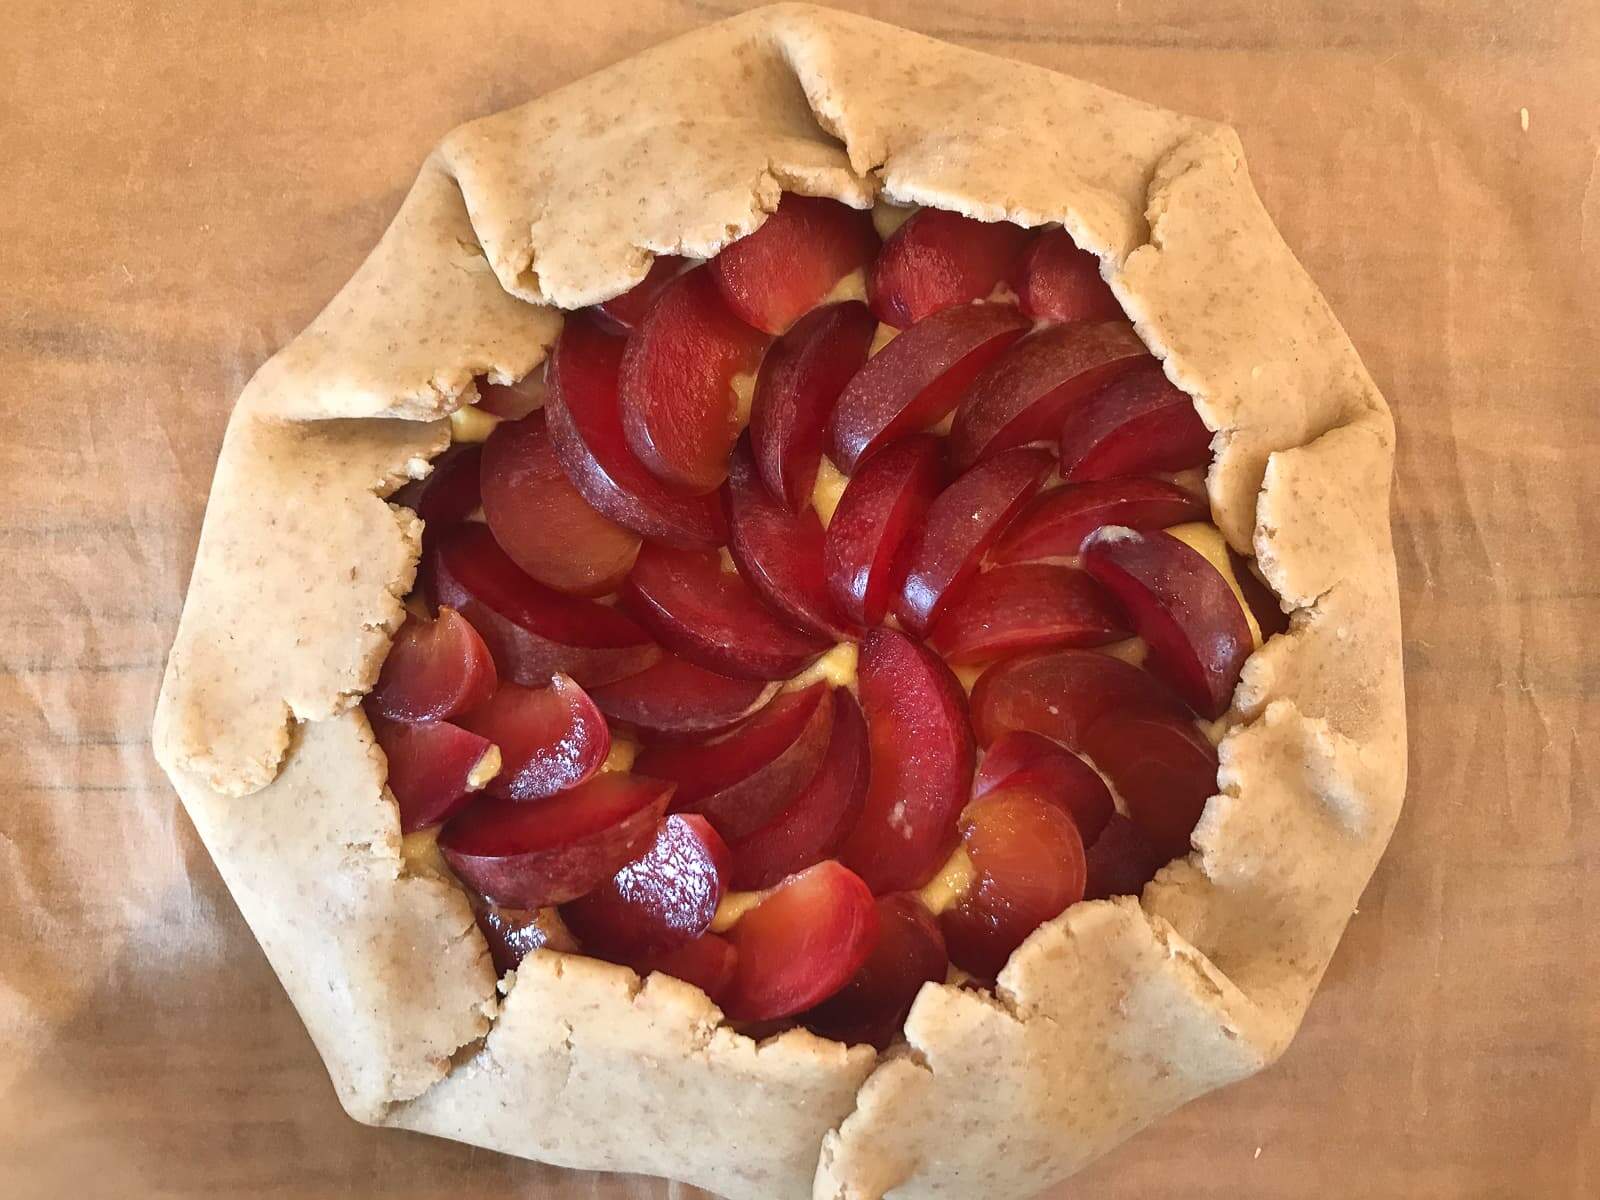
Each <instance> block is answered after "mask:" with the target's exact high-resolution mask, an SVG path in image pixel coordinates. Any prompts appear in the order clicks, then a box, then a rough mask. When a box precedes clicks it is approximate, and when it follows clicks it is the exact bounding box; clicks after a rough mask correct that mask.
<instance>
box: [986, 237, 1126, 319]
mask: <svg viewBox="0 0 1600 1200" xmlns="http://www.w3.org/2000/svg"><path fill="white" fill-rule="evenodd" d="M1011 287H1012V290H1013V291H1015V292H1016V293H1017V303H1018V304H1020V305H1021V306H1022V311H1023V312H1025V313H1027V314H1028V315H1029V316H1030V317H1032V318H1033V319H1034V320H1036V321H1108V320H1111V319H1113V318H1120V317H1121V316H1122V306H1121V305H1120V304H1118V303H1117V298H1116V296H1114V295H1112V292H1111V288H1110V287H1109V286H1108V285H1107V284H1106V281H1105V280H1104V279H1103V278H1101V275H1100V260H1099V259H1098V258H1096V257H1095V256H1094V255H1093V254H1090V253H1089V252H1088V251H1087V250H1080V249H1078V244H1077V243H1076V242H1074V241H1073V240H1072V235H1071V234H1069V233H1068V232H1067V231H1066V230H1065V229H1047V230H1045V231H1044V232H1042V233H1039V234H1036V235H1035V236H1034V238H1033V240H1032V241H1031V242H1029V243H1028V246H1027V248H1026V249H1025V250H1023V252H1022V255H1021V256H1020V257H1019V258H1018V259H1017V263H1016V266H1015V267H1014V268H1013V269H1012V273H1011Z"/></svg>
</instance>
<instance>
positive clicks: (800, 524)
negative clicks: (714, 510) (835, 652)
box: [728, 444, 851, 642]
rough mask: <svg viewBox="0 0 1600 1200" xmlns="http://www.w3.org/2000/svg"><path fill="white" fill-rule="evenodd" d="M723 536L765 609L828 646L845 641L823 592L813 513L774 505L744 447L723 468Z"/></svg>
mask: <svg viewBox="0 0 1600 1200" xmlns="http://www.w3.org/2000/svg"><path fill="white" fill-rule="evenodd" d="M728 535H729V536H728V550H729V552H730V553H731V554H732V556H733V561H734V564H735V565H736V566H737V567H738V568H739V574H740V575H742V576H744V580H745V582H746V583H748V584H749V585H750V587H751V588H752V589H753V590H754V591H755V593H756V595H758V596H760V597H761V599H762V600H764V601H766V603H767V606H768V607H769V608H771V609H772V610H773V611H774V612H777V613H779V614H781V615H782V616H783V617H785V618H787V619H788V620H789V622H790V623H791V624H793V625H795V626H797V627H798V628H800V629H803V630H805V631H806V632H807V633H811V634H815V635H816V636H817V637H821V638H826V639H828V641H830V642H838V641H843V640H844V639H845V638H847V637H849V636H850V633H851V631H850V628H849V625H848V622H847V621H846V620H845V618H844V616H843V615H842V614H841V613H840V612H839V610H838V607H837V606H836V605H835V603H834V600H833V597H832V596H831V595H830V594H829V591H828V583H827V575H826V572H825V571H824V569H823V528H822V521H821V520H820V519H819V518H818V517H817V513H816V510H815V509H813V508H809V507H808V508H803V509H801V510H800V511H799V512H797V513H796V512H790V511H789V510H788V509H787V508H785V507H784V506H783V505H782V504H780V503H779V502H778V501H777V500H775V499H774V498H773V496H772V493H771V492H769V491H768V490H767V487H766V485H765V484H764V483H762V482H761V479H760V477H759V475H758V474H757V473H756V465H755V462H754V460H753V459H752V457H751V455H750V452H749V449H748V447H746V446H744V445H743V444H741V445H740V447H739V448H738V449H737V450H735V451H734V454H733V459H732V461H731V462H730V464H729V467H728Z"/></svg>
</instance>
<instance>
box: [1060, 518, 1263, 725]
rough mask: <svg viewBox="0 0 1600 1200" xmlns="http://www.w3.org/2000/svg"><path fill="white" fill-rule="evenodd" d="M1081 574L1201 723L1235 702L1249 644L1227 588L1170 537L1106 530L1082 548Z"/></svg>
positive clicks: (1247, 630)
mask: <svg viewBox="0 0 1600 1200" xmlns="http://www.w3.org/2000/svg"><path fill="white" fill-rule="evenodd" d="M1083 569H1084V570H1085V571H1087V572H1088V573H1089V574H1090V575H1091V576H1093V577H1094V579H1095V580H1097V581H1098V582H1099V583H1100V584H1101V586H1103V587H1104V588H1105V589H1106V590H1107V591H1108V592H1110V593H1111V595H1113V596H1114V597H1116V599H1117V602H1118V603H1119V604H1121V605H1122V607H1123V609H1124V610H1125V611H1126V612H1127V614H1128V617H1129V619H1130V620H1131V621H1132V623H1133V627H1134V628H1135V629H1136V630H1137V631H1138V633H1139V636H1140V637H1142V638H1143V639H1144V640H1145V641H1146V642H1147V643H1148V644H1149V646H1150V658H1149V661H1148V663H1147V664H1146V665H1147V666H1148V667H1149V669H1150V670H1151V671H1152V672H1154V673H1155V674H1157V675H1159V676H1161V677H1162V678H1163V679H1165V680H1166V681H1167V683H1169V684H1170V685H1171V686H1172V687H1173V689H1174V690H1175V691H1177V693H1178V694H1179V695H1180V696H1182V697H1183V698H1184V699H1185V700H1186V701H1188V703H1189V705H1190V707H1191V708H1193V709H1194V710H1195V711H1196V712H1198V713H1199V714H1200V715H1201V716H1203V717H1209V718H1215V717H1220V716H1221V715H1222V714H1223V713H1224V712H1226V711H1227V708H1228V704H1229V702H1230V701H1231V700H1232V699H1233V689H1234V687H1235V686H1236V685H1237V684H1238V682H1239V672H1240V671H1241V670H1242V669H1243V668H1244V663H1245V659H1247V658H1249V657H1250V651H1251V649H1252V648H1253V641H1252V639H1251V637H1250V625H1249V623H1248V622H1247V621H1246V620H1245V614H1244V609H1243V608H1241V607H1240V605H1239V599H1238V597H1237V596H1235V595H1234V592H1233V589H1232V588H1231V587H1229V586H1228V581H1227V580H1226V579H1224V578H1223V577H1222V574H1221V572H1219V571H1218V570H1217V569H1216V568H1215V567H1213V566H1212V565H1211V564H1210V563H1209V562H1207V561H1206V558H1205V556H1204V555H1203V554H1201V553H1200V552H1199V551H1198V550H1195V549H1193V548H1192V547H1190V546H1187V545H1185V544H1184V543H1183V542H1181V541H1179V540H1178V539H1177V538H1175V537H1173V536H1172V535H1171V534H1168V533H1162V532H1160V531H1155V532H1140V531H1137V530H1132V529H1124V528H1122V527H1120V526H1115V525H1112V526H1107V527H1105V528H1103V529H1100V530H1098V531H1097V532H1095V533H1094V534H1092V535H1090V537H1089V538H1088V540H1087V541H1085V542H1084V544H1083Z"/></svg>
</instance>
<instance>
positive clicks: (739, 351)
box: [619, 267, 766, 496]
mask: <svg viewBox="0 0 1600 1200" xmlns="http://www.w3.org/2000/svg"><path fill="white" fill-rule="evenodd" d="M765 346H766V337H765V336H764V335H762V334H760V333H758V332H756V331H755V330H754V329H752V328H751V327H750V326H748V325H746V324H745V323H744V322H743V321H741V320H740V319H739V318H738V317H736V316H735V315H734V314H733V313H732V312H731V311H729V309H728V306H727V304H726V303H725V302H724V300H723V299H722V295H721V293H720V291H719V290H718V288H717V284H716V282H715V280H714V279H713V278H712V276H711V275H710V273H709V272H708V271H707V269H706V268H704V267H697V268H695V269H693V270H690V271H688V272H686V273H685V274H683V275H679V276H678V277H677V278H676V279H674V280H672V281H671V282H670V283H668V284H667V286H666V287H665V288H663V289H662V291H661V294H660V295H659V296H658V297H656V301H655V303H654V304H653V305H651V306H650V309H649V310H648V311H647V312H646V313H645V315H644V317H643V319H642V320H641V321H640V322H639V324H638V327H637V328H635V329H634V331H633V332H632V333H630V334H629V335H628V345H627V348H626V349H625V350H624V351H623V355H622V371H621V375H620V376H619V396H620V403H621V411H622V429H623V433H624V434H625V435H626V437H627V439H628V447H629V448H630V449H631V450H632V451H633V453H634V455H635V456H636V457H637V458H638V460H639V461H640V462H642V463H643V464H644V465H645V467H646V469H648V470H649V471H650V473H651V474H652V475H654V476H655V477H656V478H657V479H659V480H661V481H662V482H663V483H665V484H666V485H667V486H668V487H669V488H672V489H675V490H677V491H680V492H684V493H687V494H689V495H696V496H698V495H704V494H705V493H707V492H712V491H715V490H716V488H717V486H718V485H719V484H721V483H722V480H723V479H724V478H725V477H726V475H727V473H728V451H730V450H732V449H733V443H734V439H735V438H737V437H738V436H739V421H738V412H737V409H738V400H737V397H736V395H735V394H734V390H733V381H734V377H735V376H736V375H738V374H740V373H741V372H745V371H754V370H755V368H756V364H757V363H758V362H759V361H760V359H761V351H762V349H763V348H764V347H765Z"/></svg>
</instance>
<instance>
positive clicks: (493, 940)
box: [469, 896, 578, 975]
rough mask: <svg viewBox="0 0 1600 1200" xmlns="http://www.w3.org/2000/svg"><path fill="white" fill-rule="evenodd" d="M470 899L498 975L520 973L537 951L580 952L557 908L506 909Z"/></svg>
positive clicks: (478, 897) (483, 900) (474, 898)
mask: <svg viewBox="0 0 1600 1200" xmlns="http://www.w3.org/2000/svg"><path fill="white" fill-rule="evenodd" d="M469 899H470V900H471V902H472V916H473V918H474V919H475V920H476V921H477V922H478V929H479V931H480V932H482V934H483V940H484V941H485V942H487V943H488V946H489V957H490V958H492V959H493V960H494V969H495V974H497V975H504V974H505V973H506V972H507V971H514V970H516V969H517V968H518V967H520V966H521V965H522V960H523V959H525V958H527V957H528V955H529V954H530V953H532V952H533V951H535V950H543V949H545V948H546V947H548V948H550V949H551V950H565V951H568V952H571V951H574V950H576V949H577V948H578V943H577V942H575V941H573V939H572V935H571V934H570V933H569V932H568V931H567V927H566V926H565V925H563V924H562V923H561V918H560V917H559V916H558V915H557V914H556V910H555V909H553V908H532V909H530V908H506V907H503V906H501V905H499V904H495V903H493V902H491V901H488V900H485V899H483V898H482V897H480V896H473V897H469Z"/></svg>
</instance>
